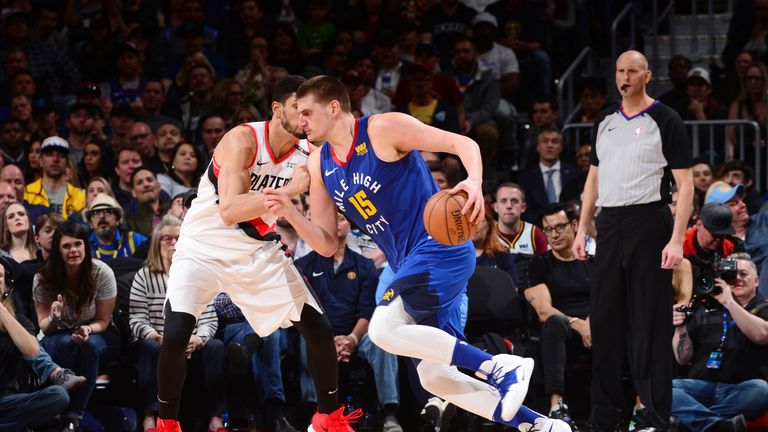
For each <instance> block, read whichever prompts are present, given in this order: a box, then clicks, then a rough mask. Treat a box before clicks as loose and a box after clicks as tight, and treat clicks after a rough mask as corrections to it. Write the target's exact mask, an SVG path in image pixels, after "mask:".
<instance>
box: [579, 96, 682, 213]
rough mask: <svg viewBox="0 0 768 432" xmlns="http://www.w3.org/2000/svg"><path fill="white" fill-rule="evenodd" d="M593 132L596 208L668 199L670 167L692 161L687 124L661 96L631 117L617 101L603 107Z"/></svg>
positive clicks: (670, 182)
mask: <svg viewBox="0 0 768 432" xmlns="http://www.w3.org/2000/svg"><path fill="white" fill-rule="evenodd" d="M592 137H593V141H594V143H595V144H594V145H593V146H592V154H591V163H592V165H596V166H599V171H598V176H597V179H598V182H597V190H598V192H597V194H598V198H597V205H598V206H599V207H623V206H628V205H634V204H648V203H652V202H656V201H663V202H669V201H670V199H671V193H670V188H671V185H672V180H673V179H672V174H671V170H672V169H679V168H690V166H691V150H690V144H689V142H688V134H687V133H686V130H685V125H684V124H683V121H682V120H681V119H680V116H679V115H678V114H677V112H675V111H674V110H672V109H671V108H669V107H668V106H666V105H664V104H662V103H661V102H659V101H654V102H653V103H652V104H651V105H649V106H648V108H646V109H645V110H643V111H641V112H640V113H637V114H635V115H633V116H632V117H629V116H627V115H626V114H625V113H624V111H623V109H622V107H621V106H620V105H618V104H615V105H612V106H610V107H608V108H606V109H604V110H603V111H601V112H600V113H599V114H598V116H597V119H596V120H595V125H594V127H593V129H592Z"/></svg>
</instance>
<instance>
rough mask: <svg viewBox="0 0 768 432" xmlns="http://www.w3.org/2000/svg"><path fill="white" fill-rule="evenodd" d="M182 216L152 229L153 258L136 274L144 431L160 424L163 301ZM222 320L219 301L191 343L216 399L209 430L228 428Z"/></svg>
mask: <svg viewBox="0 0 768 432" xmlns="http://www.w3.org/2000/svg"><path fill="white" fill-rule="evenodd" d="M180 226H181V220H180V219H178V218H176V217H174V216H165V217H164V218H163V220H162V222H161V223H160V225H158V226H157V228H156V229H155V231H154V233H153V234H152V240H151V243H150V246H149V257H148V258H147V261H146V264H145V266H144V267H142V268H141V269H140V270H139V271H138V272H137V273H136V277H135V278H134V279H133V286H132V287H131V301H130V308H129V311H130V312H129V314H130V326H131V333H132V335H133V337H134V338H135V339H136V340H137V341H138V342H137V350H136V355H137V359H136V369H137V370H138V374H139V375H138V382H139V387H140V390H141V395H142V407H143V408H144V430H145V431H147V430H150V429H152V428H154V427H155V411H157V397H156V396H157V357H158V355H159V354H160V343H161V342H162V340H163V324H164V322H163V313H162V311H163V304H164V303H165V292H166V289H167V283H168V270H169V269H170V267H171V263H172V258H173V253H174V252H175V251H176V240H178V238H179V227H180ZM217 328H218V321H217V318H216V312H215V310H214V308H213V304H210V305H208V307H207V308H206V309H205V310H204V311H203V313H202V315H201V316H200V319H199V320H198V321H197V327H196V328H195V332H194V333H193V334H192V337H191V338H190V340H189V344H188V346H187V358H189V359H190V361H191V362H192V367H190V368H188V371H194V370H195V369H199V368H200V367H202V368H203V375H204V379H205V389H206V393H205V399H206V400H207V401H208V402H209V403H210V408H211V417H210V422H209V424H208V430H210V431H217V432H222V430H223V427H224V426H223V422H222V418H221V413H222V412H224V411H225V406H224V391H225V390H224V344H223V342H221V340H219V339H214V338H213V336H214V335H215V334H216V330H217Z"/></svg>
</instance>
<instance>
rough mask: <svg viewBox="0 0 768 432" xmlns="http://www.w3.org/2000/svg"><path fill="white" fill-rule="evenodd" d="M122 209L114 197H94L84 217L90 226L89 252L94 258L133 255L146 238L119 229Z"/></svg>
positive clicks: (107, 258) (99, 195)
mask: <svg viewBox="0 0 768 432" xmlns="http://www.w3.org/2000/svg"><path fill="white" fill-rule="evenodd" d="M122 217H123V209H122V208H120V204H118V203H117V201H115V199H114V198H112V197H111V196H109V195H107V194H98V195H97V196H96V198H94V200H93V202H92V203H91V206H90V207H89V208H88V211H87V212H85V218H86V220H87V221H88V223H89V224H90V227H91V236H90V238H89V239H88V242H89V243H90V244H91V254H92V255H93V257H94V258H96V259H99V260H102V261H108V260H112V259H116V258H125V257H130V256H133V254H134V253H135V252H136V249H138V247H139V246H141V244H142V243H144V242H145V241H146V240H147V238H146V237H144V236H143V235H141V234H139V233H137V232H133V231H124V230H121V229H120V221H121V220H122Z"/></svg>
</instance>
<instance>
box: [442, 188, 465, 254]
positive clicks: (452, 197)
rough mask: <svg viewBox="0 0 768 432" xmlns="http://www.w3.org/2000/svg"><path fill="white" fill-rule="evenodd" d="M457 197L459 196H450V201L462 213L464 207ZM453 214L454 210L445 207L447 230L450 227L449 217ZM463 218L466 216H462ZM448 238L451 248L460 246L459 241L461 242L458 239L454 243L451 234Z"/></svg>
mask: <svg viewBox="0 0 768 432" xmlns="http://www.w3.org/2000/svg"><path fill="white" fill-rule="evenodd" d="M456 196H457V195H448V199H449V200H452V201H453V202H454V203H455V204H456V207H457V208H458V209H459V211H461V208H462V207H463V205H462V204H461V203H460V202H459V200H457V199H456ZM452 212H453V209H449V208H448V206H445V218H446V223H445V226H446V228H447V227H448V216H449V215H450V214H451V213H452ZM461 217H462V219H463V218H464V215H461ZM448 238H449V239H450V241H451V246H456V245H457V244H460V243H457V241H458V240H459V239H458V238H456V239H455V240H456V241H454V238H453V236H451V235H450V234H449V235H448Z"/></svg>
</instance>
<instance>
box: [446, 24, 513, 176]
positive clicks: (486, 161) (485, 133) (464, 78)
mask: <svg viewBox="0 0 768 432" xmlns="http://www.w3.org/2000/svg"><path fill="white" fill-rule="evenodd" d="M453 48H454V54H453V69H452V70H451V71H450V75H451V76H453V79H454V80H455V81H456V83H457V84H458V86H459V89H460V90H461V91H462V93H463V94H464V114H465V120H464V124H463V125H459V126H460V127H461V132H462V133H463V134H465V135H468V136H469V137H471V138H473V139H474V140H475V141H477V144H478V145H479V146H480V152H481V153H482V155H483V173H485V174H487V175H492V173H493V172H494V169H495V157H496V150H497V147H498V145H499V129H498V126H497V123H496V121H495V120H494V115H495V114H496V112H497V110H498V108H499V103H500V101H501V87H500V86H499V80H498V79H496V78H494V76H493V72H492V71H491V70H490V69H488V68H485V67H484V66H483V65H482V64H481V63H480V61H479V58H478V52H477V47H476V45H475V42H474V40H472V39H470V38H469V37H466V36H464V37H460V38H458V39H457V40H456V45H455V46H454V47H453Z"/></svg>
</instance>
